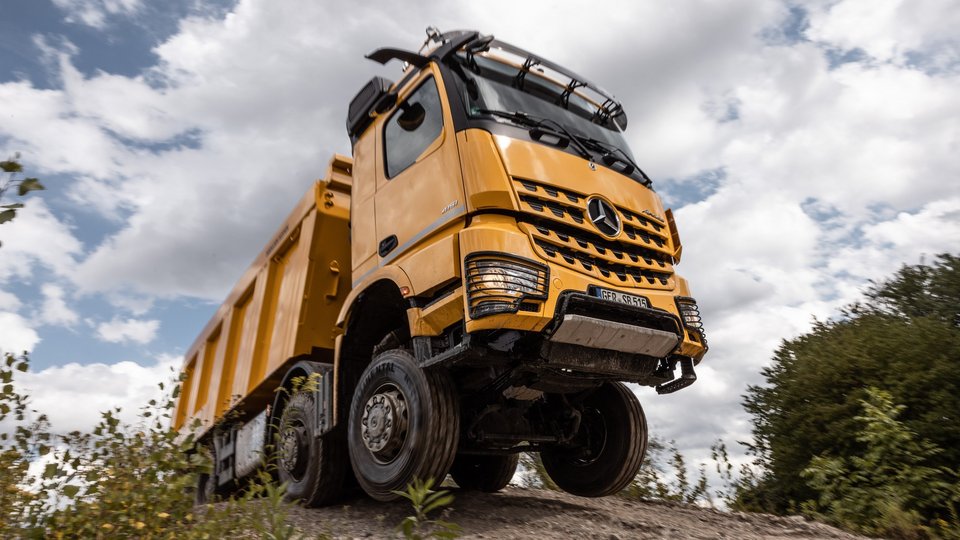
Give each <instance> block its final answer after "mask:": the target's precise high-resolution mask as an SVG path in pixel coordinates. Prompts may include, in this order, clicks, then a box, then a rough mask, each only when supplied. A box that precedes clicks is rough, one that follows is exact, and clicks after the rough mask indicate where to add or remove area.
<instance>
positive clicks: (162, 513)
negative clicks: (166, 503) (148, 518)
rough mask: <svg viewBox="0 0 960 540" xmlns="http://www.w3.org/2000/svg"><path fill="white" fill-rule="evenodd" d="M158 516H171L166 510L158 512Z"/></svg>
mask: <svg viewBox="0 0 960 540" xmlns="http://www.w3.org/2000/svg"><path fill="white" fill-rule="evenodd" d="M157 517H158V518H168V517H170V514H168V513H166V512H158V513H157Z"/></svg>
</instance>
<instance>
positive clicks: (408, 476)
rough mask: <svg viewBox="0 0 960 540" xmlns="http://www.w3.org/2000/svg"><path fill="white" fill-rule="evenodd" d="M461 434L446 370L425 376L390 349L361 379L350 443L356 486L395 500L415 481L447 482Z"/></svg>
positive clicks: (412, 362) (408, 357) (352, 410)
mask: <svg viewBox="0 0 960 540" xmlns="http://www.w3.org/2000/svg"><path fill="white" fill-rule="evenodd" d="M459 433H460V415H459V404H458V403H457V398H456V393H455V392H454V387H453V383H452V382H451V381H450V378H449V377H448V376H447V374H446V372H445V371H441V370H430V371H424V370H422V369H420V367H419V366H418V365H417V362H416V360H415V359H414V358H413V356H411V355H410V354H409V353H407V352H405V351H402V350H391V351H386V352H384V353H382V354H380V355H379V356H377V357H376V358H375V359H374V360H373V362H371V363H370V365H369V366H367V369H366V370H364V372H363V375H361V376H360V381H359V382H358V383H357V388H356V391H355V392H354V394H353V401H352V403H351V406H350V420H349V427H348V431H347V441H348V446H349V449H350V461H351V464H352V465H353V472H354V474H355V475H356V478H357V482H359V484H360V487H362V488H363V490H364V491H366V492H367V494H368V495H370V496H371V497H373V498H374V499H377V500H380V501H391V500H395V499H397V498H398V497H399V496H398V495H396V494H394V493H393V491H394V490H402V489H404V488H405V487H406V486H407V484H409V483H411V482H413V480H414V479H415V478H418V479H420V480H426V479H427V478H433V479H434V480H436V481H437V483H440V482H441V481H443V478H444V477H445V476H446V475H447V471H449V470H450V465H451V464H452V463H453V458H454V454H455V453H456V450H457V442H458V437H459Z"/></svg>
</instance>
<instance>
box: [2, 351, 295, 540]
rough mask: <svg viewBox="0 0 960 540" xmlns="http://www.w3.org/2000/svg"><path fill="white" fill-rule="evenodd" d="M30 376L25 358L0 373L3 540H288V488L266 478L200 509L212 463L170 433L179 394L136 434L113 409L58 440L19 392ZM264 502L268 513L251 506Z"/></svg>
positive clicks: (154, 406) (154, 410)
mask: <svg viewBox="0 0 960 540" xmlns="http://www.w3.org/2000/svg"><path fill="white" fill-rule="evenodd" d="M28 366H29V360H28V358H27V355H26V354H23V355H21V356H19V357H15V356H14V355H12V354H5V355H4V363H3V366H2V367H0V383H2V385H3V386H2V388H0V422H3V424H2V425H3V426H4V431H3V433H2V434H0V466H2V468H0V537H2V538H18V537H24V538H43V537H51V538H99V537H104V536H111V537H120V538H124V537H130V538H222V537H226V536H229V535H243V534H249V533H253V532H259V533H260V534H259V536H260V537H262V538H290V537H291V536H292V530H290V529H289V528H288V527H286V526H284V525H283V522H284V518H285V515H286V513H285V509H284V505H285V503H283V501H282V487H277V486H274V485H272V484H271V483H270V479H269V475H264V476H262V477H261V478H260V479H258V481H254V482H252V483H251V484H250V486H249V487H248V488H247V490H246V491H245V492H244V493H243V494H241V496H240V498H239V500H237V501H227V502H225V503H221V504H217V505H206V506H199V507H198V506H195V505H194V494H193V491H194V487H195V485H196V481H197V475H198V474H199V473H201V472H209V470H210V462H209V460H208V459H207V458H205V456H203V455H202V454H200V453H197V452H194V451H193V450H194V441H193V439H192V438H191V437H190V436H180V435H179V434H177V433H176V432H174V431H173V430H171V429H170V428H169V425H170V414H171V411H172V409H173V399H175V395H176V388H174V390H173V392H171V394H170V397H168V398H167V399H164V400H163V401H161V402H156V401H151V402H150V403H149V404H148V405H147V406H146V407H144V408H143V409H142V410H141V411H140V414H139V416H138V419H137V422H136V423H135V424H133V425H125V424H123V423H122V422H121V421H120V419H119V413H120V410H119V409H113V410H111V411H107V412H104V413H102V415H101V418H100V421H99V422H98V423H97V425H96V426H95V427H94V429H93V430H92V431H90V432H89V433H81V432H72V433H69V434H66V435H54V434H53V433H52V431H51V428H50V425H49V422H48V421H47V418H46V417H45V416H44V415H42V414H40V413H38V412H37V411H35V410H32V409H31V408H30V406H29V399H28V397H27V396H25V395H23V394H22V393H20V392H18V391H17V389H16V384H15V383H16V381H15V380H14V375H15V373H16V372H18V371H21V372H22V371H26V370H27V369H28ZM162 386H163V385H161V388H162ZM31 465H32V467H31ZM31 471H34V472H31ZM261 496H263V498H264V499H265V503H266V505H267V511H256V510H257V508H261V507H263V504H262V503H261V504H259V505H248V504H246V503H248V502H249V501H250V500H252V499H253V498H260V497H261ZM251 506H252V510H254V511H248V510H250V507H251Z"/></svg>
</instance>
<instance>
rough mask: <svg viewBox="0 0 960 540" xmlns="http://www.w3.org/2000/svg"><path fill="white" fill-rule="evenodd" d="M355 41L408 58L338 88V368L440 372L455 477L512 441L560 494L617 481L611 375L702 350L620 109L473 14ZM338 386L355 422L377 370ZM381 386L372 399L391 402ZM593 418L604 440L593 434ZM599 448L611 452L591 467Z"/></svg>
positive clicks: (684, 380)
mask: <svg viewBox="0 0 960 540" xmlns="http://www.w3.org/2000/svg"><path fill="white" fill-rule="evenodd" d="M368 57H369V58H371V59H373V60H375V61H378V62H381V63H387V62H389V61H391V60H396V61H400V62H405V63H406V64H407V67H406V70H405V71H404V75H403V78H402V79H401V80H400V82H398V83H390V82H388V81H385V80H383V79H381V78H374V79H373V80H371V81H370V83H369V84H368V85H367V86H366V87H364V89H363V90H362V91H361V92H360V93H359V94H358V95H357V97H356V98H355V99H354V101H353V103H351V106H350V114H349V117H348V121H347V131H348V134H349V136H350V137H351V142H352V144H353V157H354V169H353V178H354V180H353V181H354V191H353V199H352V207H351V234H352V257H353V275H354V276H355V277H354V283H353V290H352V292H351V298H348V299H347V301H346V302H345V304H344V308H343V311H342V312H341V317H340V318H339V321H338V323H339V324H340V326H341V328H342V329H343V330H344V331H345V333H344V334H343V335H342V336H341V338H340V340H341V354H340V356H339V358H338V362H339V370H344V368H346V371H349V370H350V368H349V367H346V365H347V363H354V365H356V366H358V368H359V366H360V365H363V366H364V367H365V368H366V369H369V366H370V364H369V362H370V359H371V358H375V357H377V356H378V353H379V354H405V355H408V356H410V357H411V358H412V359H413V361H414V362H415V363H416V365H417V366H418V367H419V368H420V369H427V370H437V371H442V372H443V373H444V377H445V378H449V379H450V384H451V385H452V387H453V390H452V393H453V394H455V395H456V397H457V401H458V409H459V416H460V418H459V419H458V421H459V432H460V435H459V440H458V443H457V444H456V450H455V452H454V453H455V454H456V459H455V462H454V465H453V471H454V473H455V475H454V476H455V478H457V480H458V483H464V484H474V483H480V484H482V483H484V482H487V481H488V480H489V479H490V478H492V477H496V478H497V479H498V480H496V481H494V482H493V484H494V485H493V486H486V485H483V486H479V487H487V488H489V487H497V484H498V483H499V482H501V481H502V480H500V479H502V478H506V477H507V476H508V475H507V474H506V473H505V472H503V471H504V470H508V471H510V475H512V470H513V469H514V468H515V466H516V452H518V451H521V450H523V451H541V452H542V453H543V458H544V463H545V465H546V467H547V470H548V472H549V473H550V474H551V476H552V477H554V480H555V481H556V482H557V484H558V485H560V487H562V488H564V489H567V490H568V491H571V492H573V493H577V494H581V495H588V496H591V495H593V496H598V495H606V494H609V493H612V492H616V491H618V490H619V489H622V488H623V487H624V484H623V479H624V478H632V476H633V474H635V473H636V466H637V465H638V464H639V458H638V455H637V454H638V450H639V454H642V448H643V446H644V445H645V438H646V428H645V421H644V419H643V418H642V411H641V410H640V407H639V404H635V403H634V402H635V401H636V399H635V398H634V397H633V393H632V392H630V391H629V390H626V389H625V387H623V385H622V382H632V383H637V384H641V385H648V386H655V387H656V388H657V390H658V391H659V392H661V393H667V392H674V391H676V390H679V389H681V388H683V387H685V386H687V385H689V384H690V383H692V382H693V381H694V380H695V378H696V377H695V375H694V365H695V364H696V363H698V362H699V361H700V360H701V358H702V357H703V355H704V353H705V352H706V350H707V345H706V340H705V338H704V332H703V329H702V325H701V322H700V316H699V311H698V308H697V304H696V301H695V300H694V299H693V298H692V296H691V293H690V290H689V286H688V284H687V282H686V280H684V279H683V278H682V277H680V276H679V275H677V274H676V272H675V270H674V266H675V264H677V263H678V262H679V260H680V256H681V251H682V247H681V244H680V238H679V234H678V232H677V228H676V225H675V223H674V220H673V215H672V213H671V212H670V210H665V209H664V208H663V205H662V203H661V201H660V198H659V197H658V196H657V194H656V192H655V191H654V189H653V185H652V181H651V179H650V178H649V177H648V176H647V175H646V174H645V173H644V172H643V170H642V169H641V168H640V166H639V165H637V163H636V161H635V158H634V156H633V154H632V153H631V151H630V148H629V146H628V144H627V141H626V139H625V137H624V130H625V129H626V127H627V115H626V112H625V111H624V109H623V107H622V106H621V105H620V103H619V102H618V101H617V100H616V99H615V98H614V97H613V96H612V95H611V94H609V93H608V92H606V91H605V90H603V89H602V88H600V87H599V86H597V85H594V84H593V83H591V82H590V81H588V80H587V79H586V78H584V77H581V76H579V75H577V74H575V73H573V72H571V71H569V70H567V69H565V68H563V67H561V66H559V65H556V64H554V63H552V62H550V61H548V60H545V59H543V58H541V57H539V56H536V55H534V54H532V53H529V52H527V51H524V50H522V49H520V48H518V47H515V46H512V45H510V44H507V43H504V42H501V41H498V40H496V39H494V38H493V37H491V36H483V35H480V34H479V33H477V32H470V31H463V32H449V33H446V34H440V33H439V32H436V31H433V32H431V33H430V34H429V37H428V39H427V42H426V43H425V44H424V46H423V47H422V48H421V50H420V51H419V52H418V53H413V52H407V51H402V50H397V49H380V50H378V51H375V52H373V53H371V55H369V56H368ZM390 302H393V303H394V307H392V308H387V307H385V306H386V305H388V304H389V303H390ZM371 309H372V310H373V311H374V312H377V313H378V316H377V317H373V318H375V319H377V320H376V321H375V322H374V321H371V317H370V316H369V315H368V313H369V311H368V310H371ZM383 310H385V311H383ZM386 312H390V315H386ZM387 321H390V322H387ZM391 325H392V326H395V327H394V328H388V326H391ZM371 326H375V327H376V328H372V327H371ZM381 336H384V337H383V338H382V342H378V343H373V342H372V341H373V340H371V339H370V338H371V337H372V338H374V340H375V339H379V338H380V337H381ZM364 340H366V342H364ZM359 342H364V343H363V345H362V346H361V345H358V343H359ZM678 368H679V372H680V373H679V375H677V373H676V372H677V371H678ZM361 386H364V385H361ZM338 391H340V392H343V393H344V394H350V395H351V402H352V405H353V408H351V411H350V413H349V416H350V417H353V416H356V418H355V420H357V421H358V422H360V423H362V422H363V421H364V418H367V419H369V415H368V416H367V417H364V412H363V410H361V409H362V408H363V407H365V406H367V405H368V404H369V403H372V402H371V401H370V400H371V399H374V398H376V397H377V396H380V395H384V396H387V395H390V392H395V391H396V389H395V388H393V387H392V386H391V387H390V390H388V391H387V392H386V393H383V392H381V393H378V392H377V391H376V389H369V391H365V388H360V389H358V390H355V391H354V389H352V388H344V387H342V386H338ZM591 396H593V397H591ZM600 396H604V397H600ZM343 397H344V398H345V397H346V396H343ZM595 402H596V403H595ZM384 403H386V405H383V408H382V411H381V409H376V410H377V411H381V412H382V413H383V414H384V415H385V417H391V415H393V414H395V413H396V411H395V410H394V409H393V408H392V407H395V406H396V407H400V408H401V409H403V408H404V407H405V405H404V404H402V403H400V402H399V401H396V402H395V400H394V401H391V400H390V399H386V400H385V401H384ZM341 406H342V407H346V406H347V404H346V401H342V402H341ZM588 410H589V411H590V412H587V411H588ZM601 410H603V411H606V412H604V414H603V415H601V414H600V411H601ZM604 415H606V416H619V417H621V418H623V417H626V418H629V419H630V420H629V422H627V423H631V424H633V426H632V427H630V426H627V427H617V428H614V425H615V424H616V422H612V421H611V420H610V419H609V418H608V419H607V420H599V419H597V417H598V416H604ZM348 422H351V420H349V419H348ZM605 422H606V423H605ZM351 425H352V424H351ZM615 429H619V430H620V431H621V433H618V434H614V433H613V431H614V430H615ZM355 431H356V432H357V433H356V436H351V437H350V440H349V443H350V448H351V456H352V458H353V463H354V470H355V471H356V472H357V473H358V478H359V479H360V480H361V484H362V485H364V487H365V488H368V487H369V489H368V492H370V491H374V492H376V490H377V488H376V486H367V485H365V484H364V480H363V479H362V478H363V476H364V474H365V472H364V470H365V468H367V467H369V468H370V469H374V468H376V467H377V462H378V460H380V457H378V455H377V452H376V451H374V450H372V449H371V448H375V447H376V445H374V446H373V447H371V446H370V445H369V444H367V443H368V442H369V439H365V438H364V437H365V436H366V435H364V433H363V430H362V429H356V430H355ZM588 431H589V433H587V432H588ZM601 431H602V432H604V433H599V432H601ZM607 431H610V433H607ZM367 435H369V433H367ZM381 435H382V434H380V432H378V434H377V436H381ZM370 436H372V435H370ZM384 436H385V435H384ZM590 437H594V438H595V439H597V440H594V441H593V444H594V446H597V445H599V446H597V447H590V444H591V443H590V440H589V439H590ZM607 437H613V438H616V437H620V439H622V440H620V442H619V443H617V444H610V445H608V448H607V449H606V450H602V449H601V447H603V446H604V444H603V441H602V440H600V439H605V438H607ZM631 437H634V438H637V439H638V440H630V439H631ZM639 439H642V441H639ZM608 442H609V441H608ZM396 444H400V443H399V442H397V443H396ZM613 446H616V447H617V448H618V450H619V452H620V453H619V454H616V453H610V452H612V450H610V447H613ZM604 451H606V452H607V454H608V455H603V453H604ZM584 456H589V457H588V458H585V457H584ZM381 457H382V456H381ZM610 459H612V460H613V461H615V462H618V463H619V465H622V466H623V467H624V469H623V470H619V469H618V470H611V471H608V472H607V473H606V476H607V477H604V474H601V472H602V471H601V470H604V471H605V470H607V469H606V468H605V467H601V466H600V462H603V461H609V460H610ZM461 462H462V464H461ZM442 468H443V467H442V466H441V467H440V468H439V469H436V471H431V472H440V469H442ZM630 470H632V471H633V473H632V474H630ZM392 487H396V486H392ZM379 495H380V496H384V493H383V492H382V491H381V493H379ZM375 496H377V495H375Z"/></svg>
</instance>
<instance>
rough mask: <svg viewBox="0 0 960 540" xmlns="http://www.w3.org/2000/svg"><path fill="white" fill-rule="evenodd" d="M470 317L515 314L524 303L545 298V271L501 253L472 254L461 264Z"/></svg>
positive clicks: (545, 269)
mask: <svg viewBox="0 0 960 540" xmlns="http://www.w3.org/2000/svg"><path fill="white" fill-rule="evenodd" d="M464 266H465V271H466V276H465V279H466V286H467V303H468V305H469V306H470V317H471V318H474V319H479V318H480V317H485V316H487V315H494V314H496V313H516V312H517V311H519V310H520V309H523V308H524V307H526V306H524V302H525V301H527V300H544V299H546V298H547V282H548V278H549V272H548V270H547V267H546V266H544V265H542V264H538V263H535V262H533V261H528V260H526V259H521V258H520V257H514V256H511V255H506V254H501V253H482V254H473V255H470V256H468V257H467V260H466V263H465V265H464Z"/></svg>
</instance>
